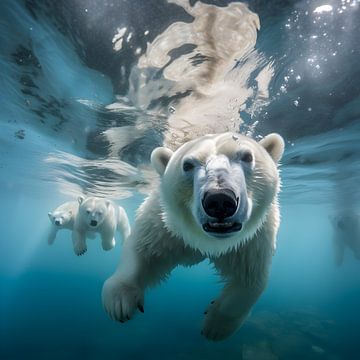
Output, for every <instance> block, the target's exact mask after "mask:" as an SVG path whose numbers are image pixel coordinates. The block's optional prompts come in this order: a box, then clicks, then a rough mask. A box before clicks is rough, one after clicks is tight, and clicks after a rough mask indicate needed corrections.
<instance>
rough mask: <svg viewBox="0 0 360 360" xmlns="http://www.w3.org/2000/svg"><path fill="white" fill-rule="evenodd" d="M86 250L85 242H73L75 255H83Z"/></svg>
mask: <svg viewBox="0 0 360 360" xmlns="http://www.w3.org/2000/svg"><path fill="white" fill-rule="evenodd" d="M86 251H87V247H86V243H77V244H74V253H75V255H77V256H81V255H84V254H85V253H86Z"/></svg>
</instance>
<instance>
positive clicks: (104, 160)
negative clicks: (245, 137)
mask: <svg viewBox="0 0 360 360" xmlns="http://www.w3.org/2000/svg"><path fill="white" fill-rule="evenodd" d="M193 3H195V1H192V2H191V4H193ZM207 3H212V4H215V5H217V6H219V7H221V6H226V5H228V4H229V3H231V1H207ZM323 5H328V6H331V7H332V8H331V9H329V8H322V9H323V11H321V8H319V7H320V6H323ZM249 6H250V9H251V10H252V11H253V12H255V13H257V14H258V15H259V18H260V22H261V30H260V31H259V33H258V38H257V41H256V46H255V49H256V51H257V56H258V57H259V59H260V60H261V61H260V60H259V62H258V68H255V69H254V70H253V72H252V74H251V76H250V79H249V81H248V82H247V83H246V86H248V87H249V88H251V87H254V84H253V82H254V78H255V76H256V75H257V74H258V72H259V71H260V70H259V69H260V68H261V69H262V68H263V67H264V66H265V64H268V65H269V67H271V69H272V72H273V75H272V78H271V81H270V84H269V99H268V100H267V101H265V102H264V103H263V104H262V106H260V108H259V107H258V102H257V101H258V97H257V96H256V94H257V92H256V90H254V93H253V95H252V96H251V97H250V98H249V99H248V100H247V102H246V107H245V108H244V107H242V108H241V109H240V108H239V112H240V115H241V117H242V119H243V121H244V123H243V125H242V129H244V130H249V129H252V128H253V129H254V131H253V133H252V135H253V136H255V137H256V136H258V135H265V134H267V133H268V132H271V131H276V132H279V133H280V134H281V135H282V136H283V137H284V138H285V141H286V150H285V155H284V158H283V160H282V165H281V174H282V184H283V185H282V192H281V195H280V204H281V214H282V220H281V227H280V232H279V235H278V246H277V251H276V254H275V256H274V258H273V265H272V269H271V276H270V281H269V284H268V287H267V289H266V291H265V293H264V294H263V295H262V297H261V298H260V299H259V301H258V302H257V303H256V305H255V306H254V308H253V310H252V312H251V315H250V316H249V318H248V319H247V321H246V322H245V324H244V325H243V327H242V328H241V329H240V330H239V331H238V332H237V333H236V334H235V335H233V336H232V337H230V338H229V339H227V340H225V341H223V342H220V343H212V342H209V341H207V340H205V339H204V338H203V337H202V336H201V335H200V330H201V321H202V318H203V312H204V310H205V307H206V305H207V304H208V302H209V301H210V300H211V299H213V298H214V297H215V296H216V294H217V292H218V291H219V289H220V287H221V284H220V283H219V281H218V278H217V277H216V275H215V274H214V271H213V269H212V268H211V267H210V266H209V264H208V263H207V262H206V261H205V262H203V263H201V264H200V265H197V266H194V267H192V268H186V269H185V268H177V269H175V271H174V272H173V273H172V276H171V277H170V279H169V280H168V281H167V282H166V283H164V284H162V285H161V286H159V287H156V288H154V289H152V290H150V291H148V293H147V294H146V303H145V313H144V314H138V315H137V316H136V317H135V318H134V319H133V320H131V321H130V322H128V323H126V324H119V323H115V322H113V321H111V320H110V319H109V318H108V316H107V315H106V313H105V312H104V311H103V309H102V304H101V296H100V294H101V288H102V284H103V282H104V281H105V280H106V278H107V277H109V276H110V275H111V274H112V273H113V272H114V270H115V269H116V266H117V264H118V259H119V254H120V252H121V245H120V243H119V242H118V244H117V246H116V247H115V249H114V250H112V251H110V252H104V251H102V250H101V248H100V244H99V240H94V241H88V252H87V253H86V255H85V256H83V257H76V256H75V255H74V254H73V251H72V245H71V241H70V238H69V232H67V231H63V232H59V235H58V238H57V240H56V243H55V244H54V246H52V247H50V246H48V245H47V243H46V233H47V231H48V227H49V220H48V217H47V213H48V211H50V210H51V209H53V208H55V207H56V206H57V205H59V204H61V203H62V202H65V201H68V200H69V199H72V198H74V197H75V196H77V195H79V194H81V193H83V194H100V195H104V196H107V197H109V198H112V199H113V200H114V201H116V202H118V203H119V204H121V205H122V206H123V207H124V208H125V209H126V210H127V213H128V215H129V218H130V221H131V223H133V222H134V216H135V211H136V209H137V207H138V206H139V204H141V202H142V200H143V199H144V196H145V194H146V191H147V186H148V185H149V184H150V183H151V181H150V180H149V175H148V174H149V173H148V171H150V170H149V169H148V167H147V166H148V161H149V154H150V151H151V150H152V148H154V147H156V146H158V145H159V144H161V142H162V134H163V133H164V131H165V130H164V129H165V128H166V126H164V122H166V118H167V114H168V113H167V107H168V105H169V104H171V102H170V101H169V99H167V98H166V96H162V97H161V96H157V95H153V96H152V98H151V101H150V103H146V102H144V103H143V104H140V103H139V102H138V103H136V101H135V100H134V99H137V100H138V101H140V100H139V98H136V96H135V95H134V94H141V88H140V87H139V86H137V85H136V84H137V83H136V81H135V80H136V79H137V77H136V74H137V72H136V71H135V70H136V63H137V60H138V58H139V54H143V53H144V52H145V50H146V46H147V42H151V41H153V40H154V39H155V37H156V36H158V35H159V34H161V33H163V32H164V31H165V29H167V27H168V26H169V25H170V24H172V23H174V22H175V21H185V22H189V23H190V22H191V21H192V17H191V16H189V15H188V14H187V13H186V12H185V11H184V9H182V8H181V7H180V6H178V5H176V4H169V3H167V2H166V1H155V0H151V1H146V2H145V1H140V0H135V1H132V2H130V1H123V2H111V1H107V2H100V1H91V0H81V1H77V2H69V1H65V0H64V1H59V2H56V3H55V2H51V1H45V0H44V1H25V0H24V1H20V0H19V1H11V0H3V1H1V2H0V35H1V36H0V84H1V87H0V89H1V90H0V121H1V125H0V126H1V132H0V199H1V206H0V209H1V210H0V211H1V216H0V358H1V359H33V358H34V359H50V358H51V359H73V358H85V359H128V358H129V359H130V358H133V359H170V358H171V359H216V358H222V359H244V360H248V359H256V360H258V359H259V360H261V359H357V358H358V356H359V355H358V354H359V353H360V345H359V344H360V343H359V335H358V329H359V327H360V310H359V304H360V276H359V274H360V262H359V261H358V260H356V259H355V257H354V256H353V254H352V252H351V251H350V250H349V249H347V251H346V253H345V260H344V263H343V264H342V265H341V266H338V267H337V266H335V260H334V247H333V243H332V238H333V236H334V232H333V227H332V225H331V223H330V221H329V215H330V214H333V213H334V212H335V213H337V212H340V211H341V210H342V209H343V208H345V207H346V208H351V209H352V210H354V212H359V201H360V191H359V183H360V161H359V159H360V143H359V137H360V120H359V119H360V106H359V101H360V100H359V94H360V65H359V62H358V59H359V55H360V38H359V36H358V33H359V30H360V21H359V19H360V3H359V1H302V0H299V1H274V2H268V1H261V0H260V1H250V2H249ZM316 9H317V10H316ZM319 9H320V10H319ZM324 9H325V10H324ZM123 27H126V28H127V32H126V34H125V37H127V36H128V35H129V33H130V32H131V33H132V37H131V39H129V41H128V42H127V41H126V39H124V42H123V48H122V49H121V51H118V52H116V51H114V49H113V43H112V39H113V36H114V34H115V33H116V32H117V28H123ZM146 31H149V33H148V35H145V32H146ZM138 48H139V49H140V50H139V52H140V53H138V54H137V53H136V51H137V50H136V49H138ZM242 61H243V62H241V61H240V66H241V64H243V63H244V64H245V63H246V62H245V60H244V59H243V60H242ZM134 69H135V70H134ZM160 76H161V74H160V75H159V74H158V77H160ZM134 79H135V80H134ZM152 80H153V81H154V82H155V83H156V81H157V77H156V76H155V75H154V77H153V78H152ZM147 89H150V90H151V88H147ZM150 90H149V92H151V91H150ZM125 96H127V97H128V98H131V101H132V102H131V104H130V103H129V102H128V103H126V102H125V101H124V97H125ZM176 96H178V94H177V95H176ZM115 102H117V103H118V104H119V103H120V104H122V105H126V104H127V105H128V106H127V107H125V106H122V108H120V110H119V108H118V109H117V111H116V112H114V111H111V110H110V109H109V107H107V106H108V105H110V104H113V103H115ZM144 104H147V106H140V105H144ZM255 105H256V106H255ZM164 109H166V111H165V110H164ZM254 109H255V110H254ZM129 126H133V127H131V128H130V129H131V131H129ZM109 129H116V131H117V132H116V134H117V135H116V136H117V137H119V138H121V139H122V141H123V142H122V144H124V138H125V135H124V134H126V139H125V140H126V143H125V145H122V146H120V145H119V144H115V145H114V143H111V141H110V140H109V139H110V138H106V137H105V136H104V132H105V131H107V130H109ZM122 136H123V137H124V138H123V137H122ZM114 149H115V150H114ZM358 241H360V239H358Z"/></svg>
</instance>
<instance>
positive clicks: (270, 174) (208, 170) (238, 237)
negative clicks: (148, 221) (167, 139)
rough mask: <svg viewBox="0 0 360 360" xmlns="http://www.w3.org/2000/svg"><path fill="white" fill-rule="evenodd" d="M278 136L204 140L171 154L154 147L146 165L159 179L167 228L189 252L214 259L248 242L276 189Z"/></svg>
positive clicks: (280, 141) (230, 135)
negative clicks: (206, 254)
mask: <svg viewBox="0 0 360 360" xmlns="http://www.w3.org/2000/svg"><path fill="white" fill-rule="evenodd" d="M283 151H284V141H283V139H282V138H281V136H280V135H277V134H270V135H268V136H267V137H265V138H264V139H262V140H261V141H260V142H256V141H255V140H252V139H251V138H248V137H246V136H243V135H239V134H233V133H225V134H221V135H206V136H204V137H201V138H198V139H196V140H193V141H190V142H188V143H186V144H184V145H183V146H181V147H180V148H179V149H178V150H176V151H175V152H174V153H173V152H172V151H171V150H169V149H167V148H157V149H155V150H154V151H153V153H152V155H151V162H152V164H153V166H154V168H155V169H156V171H157V172H158V173H159V174H160V176H161V177H162V180H161V185H160V186H161V204H162V207H163V214H162V216H163V219H164V221H165V223H166V226H167V228H168V229H169V230H170V231H171V232H173V233H174V234H176V235H177V236H180V237H182V238H183V239H184V241H185V243H186V244H188V245H190V246H192V247H193V248H196V249H199V250H200V251H202V252H204V253H208V254H218V253H223V252H226V251H228V250H229V249H231V248H233V247H236V246H238V245H240V244H241V243H244V242H245V241H247V240H249V239H250V238H251V237H252V236H253V235H254V233H255V232H256V231H257V230H258V229H259V228H260V226H261V225H262V223H263V221H264V218H265V216H266V214H267V211H268V209H269V206H270V204H271V203H272V202H273V201H274V200H275V198H276V194H277V192H278V190H279V181H280V179H279V173H278V170H277V163H278V161H279V160H280V158H281V156H282V154H283Z"/></svg>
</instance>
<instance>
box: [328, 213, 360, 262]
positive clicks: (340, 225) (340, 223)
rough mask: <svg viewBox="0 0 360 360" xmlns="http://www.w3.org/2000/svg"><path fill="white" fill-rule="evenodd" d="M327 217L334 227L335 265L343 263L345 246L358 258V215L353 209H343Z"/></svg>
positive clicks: (359, 253) (359, 228)
mask: <svg viewBox="0 0 360 360" xmlns="http://www.w3.org/2000/svg"><path fill="white" fill-rule="evenodd" d="M329 218H330V221H331V224H332V225H333V229H334V235H333V242H334V246H335V261H336V265H338V266H340V265H341V264H342V263H343V261H344V255H345V249H346V248H348V249H349V250H350V251H352V252H353V254H354V256H355V257H356V259H358V260H360V215H359V214H358V213H357V212H356V211H355V210H354V209H344V210H340V211H338V213H336V214H334V215H330V216H329Z"/></svg>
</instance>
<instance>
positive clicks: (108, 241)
mask: <svg viewBox="0 0 360 360" xmlns="http://www.w3.org/2000/svg"><path fill="white" fill-rule="evenodd" d="M100 235H101V246H102V248H103V249H104V250H105V251H109V250H111V249H112V248H113V247H114V246H115V244H116V240H115V237H114V235H115V229H113V228H111V229H110V230H105V231H102V232H101V233H100Z"/></svg>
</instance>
